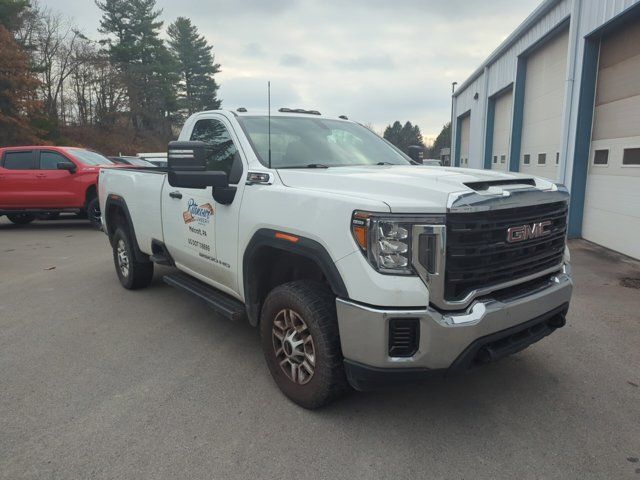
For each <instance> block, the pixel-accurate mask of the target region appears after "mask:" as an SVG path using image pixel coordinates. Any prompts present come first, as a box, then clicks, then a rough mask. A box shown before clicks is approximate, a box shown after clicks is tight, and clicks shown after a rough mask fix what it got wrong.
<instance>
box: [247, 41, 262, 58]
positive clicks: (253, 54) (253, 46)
mask: <svg viewBox="0 0 640 480" xmlns="http://www.w3.org/2000/svg"><path fill="white" fill-rule="evenodd" d="M242 54H243V55H244V56H245V57H250V58H261V57H264V56H265V55H266V52H265V51H264V49H263V48H262V46H261V45H260V44H259V43H255V42H251V43H247V44H245V45H244V48H243V49H242Z"/></svg>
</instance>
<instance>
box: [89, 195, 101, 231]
mask: <svg viewBox="0 0 640 480" xmlns="http://www.w3.org/2000/svg"><path fill="white" fill-rule="evenodd" d="M87 218H88V219H89V222H90V223H91V226H92V227H93V228H95V229H97V230H101V229H102V218H101V217H100V202H99V201H98V197H93V198H92V199H91V200H89V201H88V202H87Z"/></svg>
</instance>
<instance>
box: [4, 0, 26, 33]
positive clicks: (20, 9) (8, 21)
mask: <svg viewBox="0 0 640 480" xmlns="http://www.w3.org/2000/svg"><path fill="white" fill-rule="evenodd" d="M30 6H31V5H30V4H29V0H0V25H2V26H3V27H5V28H6V29H7V30H8V31H9V32H15V31H16V30H18V29H19V28H20V27H21V26H22V22H23V19H24V16H25V15H26V14H27V13H28V10H29V8H30Z"/></svg>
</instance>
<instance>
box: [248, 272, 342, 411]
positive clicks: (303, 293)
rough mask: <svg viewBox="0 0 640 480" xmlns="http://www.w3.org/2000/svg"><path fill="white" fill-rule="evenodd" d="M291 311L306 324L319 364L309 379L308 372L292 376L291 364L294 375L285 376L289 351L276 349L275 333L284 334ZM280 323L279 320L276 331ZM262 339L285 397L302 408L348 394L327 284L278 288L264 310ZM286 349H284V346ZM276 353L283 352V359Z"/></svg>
mask: <svg viewBox="0 0 640 480" xmlns="http://www.w3.org/2000/svg"><path fill="white" fill-rule="evenodd" d="M287 310H288V311H293V312H294V313H295V314H297V315H298V318H299V319H302V320H303V324H305V325H304V326H303V327H302V328H303V329H304V328H305V327H306V329H307V330H308V332H309V333H310V336H311V338H312V343H311V344H312V346H313V357H314V358H315V362H314V371H313V373H312V374H311V375H308V371H305V372H304V373H303V374H301V373H295V374H292V372H291V370H292V368H290V367H291V364H290V363H287V365H289V367H286V368H287V369H288V372H290V373H285V370H284V368H285V367H281V366H280V361H281V359H282V358H285V356H286V355H287V353H286V352H285V350H286V349H284V348H278V347H277V346H276V343H278V342H279V340H278V339H277V338H276V337H275V336H274V332H280V331H281V330H280V329H279V327H278V324H279V325H282V318H283V312H284V311H287ZM290 315H291V314H290ZM276 319H279V320H278V324H276V327H274V322H275V321H276ZM260 337H261V342H262V350H263V353H264V356H265V359H266V361H267V365H268V366H269V370H270V372H271V375H272V376H273V379H274V380H275V382H276V384H277V385H278V387H279V388H280V390H281V391H282V393H284V394H285V395H286V396H287V397H288V398H289V399H291V400H292V401H293V402H295V403H297V404H298V405H300V406H301V407H304V408H308V409H314V408H319V407H322V406H324V405H327V404H328V403H330V402H331V401H333V400H335V399H336V398H338V397H340V396H341V395H343V394H344V393H345V392H347V391H348V389H349V387H348V383H347V378H346V374H345V371H344V365H343V357H342V350H341V348H340V334H339V331H338V321H337V318H336V306H335V296H334V295H333V294H332V293H331V291H330V290H329V289H328V288H327V287H326V286H324V285H323V284H321V283H318V282H313V281H307V280H303V281H296V282H290V283H285V284H284V285H280V286H278V287H276V288H274V289H273V290H272V291H271V293H269V295H268V296H267V299H266V300H265V302H264V305H263V307H262V314H261V317H260ZM306 345H307V342H305V343H304V345H303V346H302V348H304V349H305V350H306ZM282 346H283V347H284V342H283V343H282ZM276 350H279V351H280V352H281V353H280V355H279V356H278V354H277V353H276ZM289 351H291V348H289ZM289 358H292V359H293V358H294V357H293V356H290V357H289ZM296 358H297V357H296ZM302 358H304V357H302ZM296 361H297V360H296ZM285 362H288V360H286V361H285ZM291 363H293V362H291ZM300 370H303V369H302V368H300V367H298V372H299V371H300ZM291 374H292V375H293V376H295V377H297V378H298V379H300V378H301V376H303V377H304V376H305V375H308V376H310V379H308V380H306V383H304V384H300V383H299V382H295V381H294V380H293V379H292V378H291V376H290V375H291Z"/></svg>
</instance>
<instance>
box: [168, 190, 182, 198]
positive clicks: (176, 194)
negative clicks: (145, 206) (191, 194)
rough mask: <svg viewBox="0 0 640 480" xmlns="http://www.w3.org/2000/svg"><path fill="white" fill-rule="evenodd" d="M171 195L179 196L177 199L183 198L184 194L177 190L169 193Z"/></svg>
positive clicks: (173, 196) (172, 196)
mask: <svg viewBox="0 0 640 480" xmlns="http://www.w3.org/2000/svg"><path fill="white" fill-rule="evenodd" d="M169 196H170V197H171V198H177V199H180V198H182V194H181V193H180V192H177V191H176V192H170V193H169Z"/></svg>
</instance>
